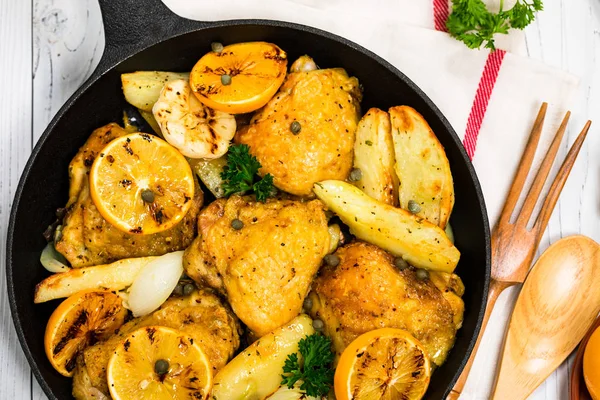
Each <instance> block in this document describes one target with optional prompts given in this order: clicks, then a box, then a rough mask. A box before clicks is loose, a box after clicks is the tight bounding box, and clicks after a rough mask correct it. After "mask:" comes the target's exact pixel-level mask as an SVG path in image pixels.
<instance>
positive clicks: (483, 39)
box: [446, 0, 544, 50]
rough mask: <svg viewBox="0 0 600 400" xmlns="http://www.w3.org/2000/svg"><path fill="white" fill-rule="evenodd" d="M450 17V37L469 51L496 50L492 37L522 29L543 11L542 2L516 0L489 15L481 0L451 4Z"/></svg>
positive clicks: (466, 0)
mask: <svg viewBox="0 0 600 400" xmlns="http://www.w3.org/2000/svg"><path fill="white" fill-rule="evenodd" d="M452 2H453V5H452V14H450V17H449V18H448V21H447V23H446V26H447V27H448V32H449V33H450V35H452V36H453V37H455V38H456V39H458V40H461V41H463V42H464V43H465V44H466V45H467V46H468V47H470V48H472V49H478V48H481V46H483V45H485V47H486V48H488V49H492V50H494V49H496V45H495V42H494V34H496V33H501V34H507V33H508V30H509V29H510V28H514V29H523V28H525V27H526V26H527V25H529V24H530V23H531V22H533V20H534V19H535V12H537V11H542V10H543V9H544V5H543V4H542V0H517V3H516V4H515V6H514V7H513V8H511V9H510V10H504V9H503V3H504V1H503V0H500V11H499V12H498V13H492V12H490V11H489V10H488V9H487V7H486V5H485V3H484V2H483V0H452Z"/></svg>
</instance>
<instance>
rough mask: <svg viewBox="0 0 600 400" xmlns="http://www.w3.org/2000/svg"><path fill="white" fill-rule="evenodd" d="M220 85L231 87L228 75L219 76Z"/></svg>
mask: <svg viewBox="0 0 600 400" xmlns="http://www.w3.org/2000/svg"><path fill="white" fill-rule="evenodd" d="M221 83H222V84H223V85H225V86H228V85H231V75H229V74H223V75H221Z"/></svg>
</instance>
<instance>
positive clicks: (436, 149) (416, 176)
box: [389, 106, 454, 229]
mask: <svg viewBox="0 0 600 400" xmlns="http://www.w3.org/2000/svg"><path fill="white" fill-rule="evenodd" d="M389 112H390V119H391V122H392V137H393V140H394V148H395V150H396V174H397V176H398V179H399V180H400V187H399V189H398V191H399V196H398V198H399V200H400V203H399V205H400V207H401V208H403V209H405V210H407V209H408V203H409V202H410V201H411V200H412V201H414V202H416V203H417V204H418V206H419V207H420V209H421V210H420V212H418V213H417V215H418V216H420V217H423V218H425V219H426V220H427V221H429V222H431V223H432V224H435V225H438V226H439V227H440V228H442V229H444V228H445V227H446V223H447V222H448V218H449V217H450V213H451V212H452V207H454V183H453V181H452V173H451V172H450V164H449V163H448V158H447V157H446V152H445V151H444V147H443V146H442V144H441V143H440V142H439V140H438V139H437V137H436V136H435V135H434V133H433V131H432V130H431V128H430V127H429V125H428V124H427V121H425V119H423V117H422V116H421V114H419V113H418V112H416V111H415V110H414V109H412V108H411V107H407V106H400V107H392V108H390V111H389Z"/></svg>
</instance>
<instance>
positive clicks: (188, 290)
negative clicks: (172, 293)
mask: <svg viewBox="0 0 600 400" xmlns="http://www.w3.org/2000/svg"><path fill="white" fill-rule="evenodd" d="M194 289H195V287H194V285H193V284H191V283H186V284H185V286H184V287H183V294H184V295H185V296H189V295H190V294H192V292H193V291H194Z"/></svg>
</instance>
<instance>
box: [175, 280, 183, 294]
mask: <svg viewBox="0 0 600 400" xmlns="http://www.w3.org/2000/svg"><path fill="white" fill-rule="evenodd" d="M173 294H174V295H176V296H182V295H183V284H182V283H181V282H179V283H178V284H177V285H176V286H175V289H173Z"/></svg>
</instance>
